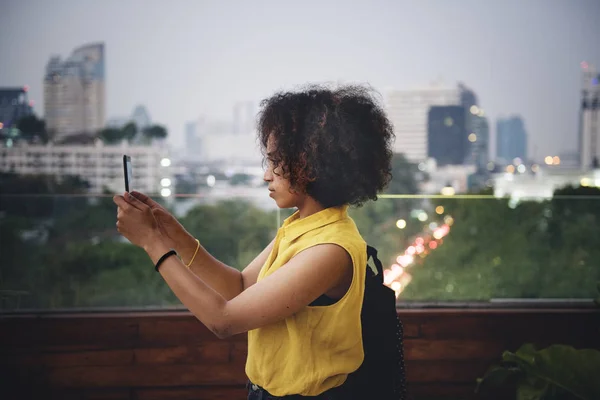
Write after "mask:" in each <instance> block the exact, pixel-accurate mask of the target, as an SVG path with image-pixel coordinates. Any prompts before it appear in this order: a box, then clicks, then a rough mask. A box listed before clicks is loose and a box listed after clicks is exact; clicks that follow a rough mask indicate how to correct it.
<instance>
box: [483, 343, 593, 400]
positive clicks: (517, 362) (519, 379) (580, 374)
mask: <svg viewBox="0 0 600 400" xmlns="http://www.w3.org/2000/svg"><path fill="white" fill-rule="evenodd" d="M599 371H600V351H598V350H594V349H582V350H577V349H575V348H573V347H571V346H565V345H558V344H556V345H552V346H550V347H547V348H545V349H542V350H536V349H535V347H534V346H533V345H532V344H525V345H523V346H521V348H520V349H519V350H517V351H516V352H514V353H512V352H510V351H505V352H504V353H503V355H502V363H501V364H500V365H495V366H492V367H491V368H490V369H489V370H488V371H487V373H486V374H485V376H484V377H483V378H480V379H478V384H477V392H481V391H482V389H484V388H485V387H506V386H509V387H513V388H515V392H516V399H517V400H554V399H561V400H563V399H565V400H570V399H582V400H592V399H600V379H599V376H598V372H599Z"/></svg>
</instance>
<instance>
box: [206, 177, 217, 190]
mask: <svg viewBox="0 0 600 400" xmlns="http://www.w3.org/2000/svg"><path fill="white" fill-rule="evenodd" d="M216 182H217V178H215V176H214V175H209V176H207V177H206V184H207V185H208V186H210V187H213V186H215V183H216Z"/></svg>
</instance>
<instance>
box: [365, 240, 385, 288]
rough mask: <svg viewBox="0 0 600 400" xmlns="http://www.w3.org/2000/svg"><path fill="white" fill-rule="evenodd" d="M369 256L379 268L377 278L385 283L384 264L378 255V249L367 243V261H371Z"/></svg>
mask: <svg viewBox="0 0 600 400" xmlns="http://www.w3.org/2000/svg"><path fill="white" fill-rule="evenodd" d="M369 258H372V259H373V262H374V263H375V268H377V279H378V280H379V281H380V282H381V283H382V284H383V264H381V261H380V260H379V258H378V257H377V249H376V248H375V247H372V246H369V245H367V261H369Z"/></svg>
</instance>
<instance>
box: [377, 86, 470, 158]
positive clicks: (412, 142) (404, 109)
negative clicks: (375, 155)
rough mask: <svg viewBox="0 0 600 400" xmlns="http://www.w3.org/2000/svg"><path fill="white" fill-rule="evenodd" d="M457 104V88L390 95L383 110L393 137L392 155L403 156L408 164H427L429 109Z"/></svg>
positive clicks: (433, 87)
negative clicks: (390, 125)
mask: <svg viewBox="0 0 600 400" xmlns="http://www.w3.org/2000/svg"><path fill="white" fill-rule="evenodd" d="M460 104H461V98H460V90H459V89H458V88H448V87H440V86H431V87H428V88H424V89H417V90H396V91H392V92H389V93H388V95H387V98H386V106H387V112H388V116H389V118H390V121H391V122H392V124H393V125H394V132H395V133H396V141H395V143H394V152H395V153H403V154H404V155H405V156H406V158H407V159H408V160H409V161H411V162H421V161H424V160H426V159H427V150H428V145H427V140H428V138H427V136H428V135H427V119H428V114H429V109H430V108H431V107H432V106H455V105H460Z"/></svg>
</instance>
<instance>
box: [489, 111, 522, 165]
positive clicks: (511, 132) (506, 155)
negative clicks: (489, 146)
mask: <svg viewBox="0 0 600 400" xmlns="http://www.w3.org/2000/svg"><path fill="white" fill-rule="evenodd" d="M496 154H497V158H498V159H499V160H500V161H502V162H505V163H512V162H513V160H514V159H515V158H520V159H521V160H522V161H523V162H525V161H526V160H527V132H526V131H525V124H524V123H523V119H522V118H521V117H520V116H513V117H509V118H499V119H498V121H496Z"/></svg>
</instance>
